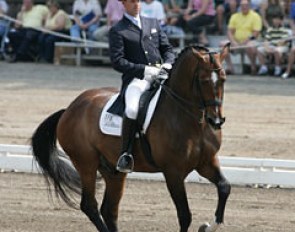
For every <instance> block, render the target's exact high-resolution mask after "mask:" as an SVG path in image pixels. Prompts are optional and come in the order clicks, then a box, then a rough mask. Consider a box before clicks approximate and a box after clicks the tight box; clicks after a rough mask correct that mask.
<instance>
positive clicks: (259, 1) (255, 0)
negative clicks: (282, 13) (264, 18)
mask: <svg viewBox="0 0 295 232" xmlns="http://www.w3.org/2000/svg"><path fill="white" fill-rule="evenodd" d="M264 1H265V0H251V1H250V2H251V9H252V10H254V11H256V12H257V13H259V14H260V9H261V7H262V5H263V4H264Z"/></svg>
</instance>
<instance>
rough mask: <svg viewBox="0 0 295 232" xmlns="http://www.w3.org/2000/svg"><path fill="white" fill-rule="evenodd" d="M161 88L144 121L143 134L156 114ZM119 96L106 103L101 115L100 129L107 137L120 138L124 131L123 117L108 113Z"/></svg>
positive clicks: (116, 95)
mask: <svg viewBox="0 0 295 232" xmlns="http://www.w3.org/2000/svg"><path fill="white" fill-rule="evenodd" d="M161 89H162V88H161V87H160V88H159V89H158V91H157V92H156V94H155V96H154V97H153V98H152V100H151V102H150V104H149V107H148V111H147V114H146V117H145V120H144V124H143V132H144V133H145V132H146V130H147V128H148V126H149V124H150V122H151V119H152V116H153V114H154V111H155V108H156V105H157V102H158V99H159V96H160V92H161ZM118 95H119V94H115V95H114V96H112V97H111V98H110V100H109V101H108V102H107V103H106V105H105V106H104V108H103V110H102V113H101V117H100V120H99V128H100V129H101V131H102V133H104V134H107V135H114V136H120V135H121V130H122V121H123V119H122V117H120V116H118V115H115V114H111V113H109V112H107V110H108V109H109V108H110V106H111V105H112V104H113V103H114V101H115V100H116V98H117V97H118Z"/></svg>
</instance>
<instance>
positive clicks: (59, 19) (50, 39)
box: [38, 0, 72, 63]
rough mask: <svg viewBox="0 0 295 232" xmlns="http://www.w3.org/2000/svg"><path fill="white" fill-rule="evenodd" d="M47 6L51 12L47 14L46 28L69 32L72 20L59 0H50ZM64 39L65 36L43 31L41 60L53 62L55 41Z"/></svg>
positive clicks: (40, 43) (40, 47)
mask: <svg viewBox="0 0 295 232" xmlns="http://www.w3.org/2000/svg"><path fill="white" fill-rule="evenodd" d="M47 7H48V9H49V14H48V15H47V18H46V21H45V26H44V28H45V29H47V30H50V31H54V32H58V33H63V34H69V29H70V27H71V25H72V22H71V20H70V18H69V16H68V15H67V13H66V12H65V11H63V10H61V9H60V5H59V2H58V0H48V1H47ZM62 40H64V38H62V37H59V36H57V35H52V34H49V33H47V32H43V33H42V34H41V35H40V36H39V39H38V44H39V58H40V60H44V61H46V62H49V63H52V62H53V56H54V43H55V42H58V41H62Z"/></svg>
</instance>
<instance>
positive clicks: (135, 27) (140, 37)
mask: <svg viewBox="0 0 295 232" xmlns="http://www.w3.org/2000/svg"><path fill="white" fill-rule="evenodd" d="M122 3H123V6H124V8H125V13H124V16H123V18H122V19H121V20H120V21H119V22H118V23H117V24H116V25H114V26H113V27H112V28H111V30H110V32H109V43H110V57H111V61H112V64H113V67H114V69H116V70H117V71H119V72H121V73H123V75H122V80H123V83H122V87H121V91H120V94H119V97H118V98H117V99H116V101H115V103H114V104H113V106H112V107H111V109H110V110H109V111H110V112H112V113H116V114H119V115H123V113H124V109H125V113H124V117H123V129H122V139H123V143H122V152H121V155H120V157H119V160H118V163H117V167H116V169H117V170H118V171H120V172H125V173H128V172H132V170H133V166H134V160H133V156H132V154H131V152H132V147H133V140H134V137H135V133H136V119H137V114H138V107H139V99H140V96H141V95H142V93H143V92H144V91H145V90H147V89H149V88H150V84H151V82H152V81H153V79H154V78H156V77H157V75H158V74H159V72H160V70H161V68H164V69H168V70H169V69H171V67H172V65H171V64H172V63H173V62H174V59H175V55H174V53H173V51H172V46H171V45H170V44H169V42H168V39H167V36H166V34H165V33H163V31H162V30H161V28H160V26H159V23H158V21H157V20H156V19H151V18H144V17H141V16H139V12H140V1H139V0H122ZM161 64H162V65H161ZM124 107H125V108H124Z"/></svg>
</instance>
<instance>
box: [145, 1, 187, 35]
mask: <svg viewBox="0 0 295 232" xmlns="http://www.w3.org/2000/svg"><path fill="white" fill-rule="evenodd" d="M140 15H141V16H144V17H147V18H156V19H158V21H159V24H160V26H161V29H162V30H163V31H164V32H165V33H166V34H167V35H178V36H183V37H184V31H183V30H182V28H180V27H177V26H174V25H169V24H168V23H167V19H166V14H165V11H164V6H163V4H162V3H161V2H159V1H158V0H145V1H143V2H141V11H140Z"/></svg>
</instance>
